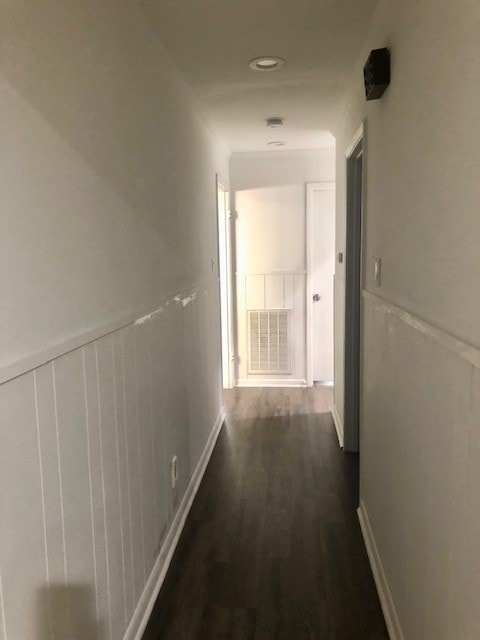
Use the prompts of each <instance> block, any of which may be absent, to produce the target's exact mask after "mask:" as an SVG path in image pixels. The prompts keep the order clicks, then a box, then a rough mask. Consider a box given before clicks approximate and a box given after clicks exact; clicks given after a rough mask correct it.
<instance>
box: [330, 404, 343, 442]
mask: <svg viewBox="0 0 480 640" xmlns="http://www.w3.org/2000/svg"><path fill="white" fill-rule="evenodd" d="M332 418H333V424H334V425H335V429H336V431H337V437H338V444H339V445H340V449H343V424H342V421H341V420H340V416H339V415H338V410H337V407H336V406H335V405H333V407H332Z"/></svg>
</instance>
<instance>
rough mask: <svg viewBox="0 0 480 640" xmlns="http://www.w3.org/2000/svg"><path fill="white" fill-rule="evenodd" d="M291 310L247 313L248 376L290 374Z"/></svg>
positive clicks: (267, 310)
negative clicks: (255, 374)
mask: <svg viewBox="0 0 480 640" xmlns="http://www.w3.org/2000/svg"><path fill="white" fill-rule="evenodd" d="M289 317H290V310H289V309H266V310H261V311H256V310H255V311H249V312H248V335H249V363H248V364H249V373H273V374H275V373H290V362H289V352H290V349H289V333H290V332H289V325H290V323H289Z"/></svg>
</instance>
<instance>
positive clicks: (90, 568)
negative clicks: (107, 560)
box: [53, 350, 96, 637]
mask: <svg viewBox="0 0 480 640" xmlns="http://www.w3.org/2000/svg"><path fill="white" fill-rule="evenodd" d="M53 374H54V390H55V401H56V410H57V423H58V437H59V447H58V452H59V466H60V490H61V498H62V507H63V524H64V535H65V558H66V579H67V581H68V584H67V585H65V595H66V603H67V611H68V614H69V615H68V621H67V626H66V628H64V629H63V628H62V632H63V634H65V635H67V637H68V635H75V634H76V633H85V634H87V633H91V631H92V628H95V623H96V611H95V588H94V585H95V567H94V562H93V539H92V526H91V503H90V481H89V465H88V441H87V433H86V420H87V415H86V406H85V386H84V374H83V359H82V354H81V352H80V350H76V351H72V352H71V353H69V354H66V355H65V356H63V357H61V358H59V359H58V360H56V361H55V363H54V365H53ZM54 593H55V597H56V600H57V602H56V606H55V605H53V608H54V610H55V611H56V612H61V609H60V606H59V604H60V602H59V601H60V600H61V599H63V594H62V591H61V589H60V587H58V589H57V590H56V591H55V592H54ZM61 615H62V614H61ZM54 618H55V616H54ZM62 626H63V623H62Z"/></svg>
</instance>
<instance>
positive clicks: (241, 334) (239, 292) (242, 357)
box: [235, 274, 248, 380]
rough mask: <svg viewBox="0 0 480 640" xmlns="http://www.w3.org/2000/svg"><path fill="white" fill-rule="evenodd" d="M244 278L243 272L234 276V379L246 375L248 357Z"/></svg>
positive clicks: (242, 378) (241, 378) (240, 378)
mask: <svg viewBox="0 0 480 640" xmlns="http://www.w3.org/2000/svg"><path fill="white" fill-rule="evenodd" d="M246 280H247V277H246V276H245V275H244V274H239V275H237V277H236V285H237V288H236V298H235V308H236V309H235V310H236V318H235V321H236V340H235V342H236V345H235V351H236V369H235V372H236V379H237V380H244V379H245V378H246V377H247V375H248V366H247V365H248V358H247V305H246V301H247V297H246V296H247V294H246Z"/></svg>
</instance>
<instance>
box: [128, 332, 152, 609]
mask: <svg viewBox="0 0 480 640" xmlns="http://www.w3.org/2000/svg"><path fill="white" fill-rule="evenodd" d="M122 343H123V358H124V360H123V363H124V381H125V415H126V445H127V461H126V463H127V468H128V478H129V495H130V505H129V506H130V514H131V522H130V531H131V538H132V556H133V583H134V590H133V592H134V597H135V601H136V602H138V598H139V597H140V594H141V593H142V590H143V587H144V585H145V581H146V576H145V561H144V549H143V545H144V542H143V530H142V529H143V516H142V493H141V483H140V463H139V450H138V449H139V445H138V441H139V431H138V408H137V381H136V365H135V342H134V327H133V326H128V327H126V328H125V329H124V330H123V331H122Z"/></svg>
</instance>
